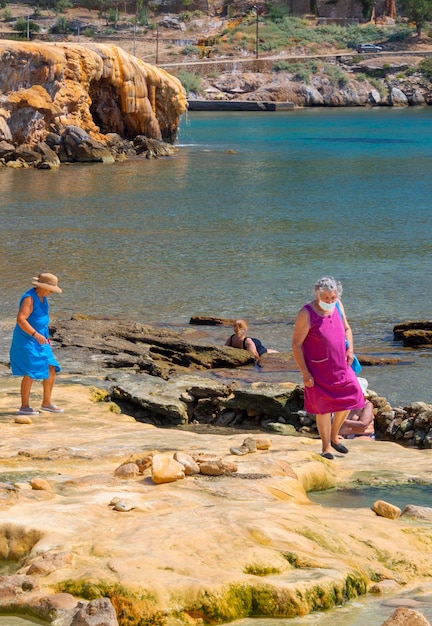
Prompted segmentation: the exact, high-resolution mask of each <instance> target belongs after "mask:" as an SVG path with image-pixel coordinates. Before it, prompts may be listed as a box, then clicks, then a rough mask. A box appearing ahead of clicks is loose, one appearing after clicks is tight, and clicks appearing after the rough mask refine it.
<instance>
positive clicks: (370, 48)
mask: <svg viewBox="0 0 432 626" xmlns="http://www.w3.org/2000/svg"><path fill="white" fill-rule="evenodd" d="M381 51H382V48H381V46H376V45H375V44H373V43H360V44H359V45H358V46H357V52H381Z"/></svg>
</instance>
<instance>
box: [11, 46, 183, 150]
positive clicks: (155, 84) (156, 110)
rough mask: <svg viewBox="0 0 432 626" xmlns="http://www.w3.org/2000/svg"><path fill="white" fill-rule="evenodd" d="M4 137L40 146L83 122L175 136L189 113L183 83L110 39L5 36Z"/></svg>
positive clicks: (98, 128)
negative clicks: (66, 40)
mask: <svg viewBox="0 0 432 626" xmlns="http://www.w3.org/2000/svg"><path fill="white" fill-rule="evenodd" d="M0 95H1V96H2V98H1V100H0V139H5V140H6V141H12V142H13V143H14V144H22V143H26V144H30V145H31V144H34V143H37V142H39V141H42V140H44V139H45V137H46V135H47V133H49V132H51V131H53V132H59V130H60V129H61V128H63V127H65V126H69V125H75V126H78V127H80V128H82V129H83V130H85V131H86V132H87V133H89V135H90V136H91V137H92V138H94V139H96V140H98V141H101V142H104V135H105V134H107V133H118V134H119V135H121V136H122V137H125V138H129V139H132V138H133V137H135V136H136V135H146V136H147V137H151V138H154V139H161V140H164V141H167V142H173V141H174V140H175V138H176V134H177V129H178V124H179V117H180V116H181V114H182V113H184V112H185V111H186V108H187V102H186V94H185V91H184V89H183V87H182V85H181V83H180V81H179V80H178V79H177V78H175V77H174V76H172V75H170V74H169V73H168V72H166V71H165V70H163V69H160V68H157V67H154V66H152V65H149V64H148V63H144V62H143V61H141V60H140V59H138V58H136V57H134V56H132V55H130V54H128V53H127V52H125V51H124V50H122V49H121V48H118V47H117V46H114V45H110V44H94V43H88V44H72V43H40V42H38V43H33V42H16V41H0Z"/></svg>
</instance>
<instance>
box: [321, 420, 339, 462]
mask: <svg viewBox="0 0 432 626" xmlns="http://www.w3.org/2000/svg"><path fill="white" fill-rule="evenodd" d="M316 425H317V428H318V432H319V435H320V437H321V443H322V454H325V453H326V452H327V453H328V452H330V453H331V429H332V424H331V413H324V414H323V415H316ZM341 425H342V424H341ZM339 428H340V426H339Z"/></svg>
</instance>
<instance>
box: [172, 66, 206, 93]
mask: <svg viewBox="0 0 432 626" xmlns="http://www.w3.org/2000/svg"><path fill="white" fill-rule="evenodd" d="M177 78H178V79H179V81H180V82H181V84H182V85H183V87H184V88H185V90H186V92H187V93H189V92H192V93H196V94H203V93H204V88H203V86H202V79H201V76H200V75H199V74H192V73H190V72H184V71H183V70H180V71H179V72H178V74H177Z"/></svg>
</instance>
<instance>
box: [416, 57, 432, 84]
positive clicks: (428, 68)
mask: <svg viewBox="0 0 432 626" xmlns="http://www.w3.org/2000/svg"><path fill="white" fill-rule="evenodd" d="M419 70H420V72H421V73H422V74H423V76H424V77H425V78H428V79H429V80H430V79H432V59H430V58H425V59H422V60H421V61H420V63H419Z"/></svg>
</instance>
